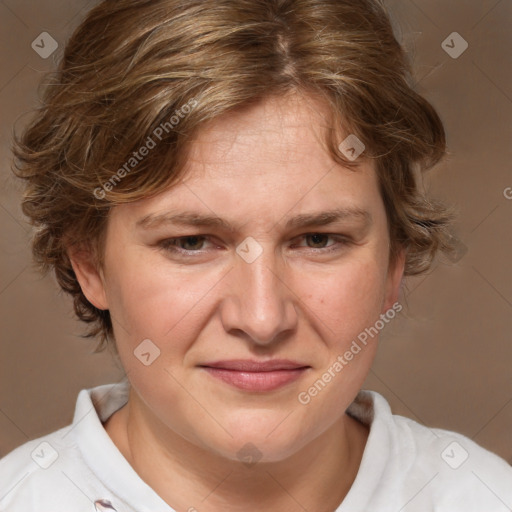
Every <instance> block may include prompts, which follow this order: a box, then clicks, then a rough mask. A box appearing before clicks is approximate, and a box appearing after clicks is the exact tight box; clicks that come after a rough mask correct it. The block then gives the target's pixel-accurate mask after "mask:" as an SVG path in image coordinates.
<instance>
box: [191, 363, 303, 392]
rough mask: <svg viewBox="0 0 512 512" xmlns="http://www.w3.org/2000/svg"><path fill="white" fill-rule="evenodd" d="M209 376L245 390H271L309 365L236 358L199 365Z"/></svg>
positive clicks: (295, 378) (293, 379)
mask: <svg viewBox="0 0 512 512" xmlns="http://www.w3.org/2000/svg"><path fill="white" fill-rule="evenodd" d="M199 367H200V368H203V369H204V370H205V371H206V372H207V373H208V374H209V375H210V376H212V377H214V378H216V379H219V380H221V381H223V382H225V383H227V384H229V385H231V386H234V387H236V388H238V389H242V390H245V391H259V392H265V391H273V390H275V389H278V388H281V387H283V386H285V385H287V384H290V383H291V382H293V381H295V380H297V379H299V378H300V377H301V376H302V375H304V373H305V372H306V371H307V370H308V369H309V368H311V366H308V365H304V364H302V363H298V362H296V361H290V360H286V359H274V360H270V361H254V360H248V359H236V360H229V361H215V362H211V363H206V364H202V365H199Z"/></svg>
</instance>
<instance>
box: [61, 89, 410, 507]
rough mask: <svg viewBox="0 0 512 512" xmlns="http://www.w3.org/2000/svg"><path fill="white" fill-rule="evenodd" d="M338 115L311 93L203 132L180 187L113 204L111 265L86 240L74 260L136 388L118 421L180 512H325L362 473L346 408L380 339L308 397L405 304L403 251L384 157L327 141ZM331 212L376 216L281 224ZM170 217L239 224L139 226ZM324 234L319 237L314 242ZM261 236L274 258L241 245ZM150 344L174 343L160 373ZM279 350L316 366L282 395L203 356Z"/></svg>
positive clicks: (152, 480)
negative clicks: (245, 381)
mask: <svg viewBox="0 0 512 512" xmlns="http://www.w3.org/2000/svg"><path fill="white" fill-rule="evenodd" d="M326 114H327V110H326V107H325V106H324V105H323V104H321V103H319V102H317V101H316V100H315V99H313V98H312V97H307V96H302V95H299V94H289V95H287V96H282V97H279V98H268V99H266V100H264V101H263V102H262V103H260V104H258V105H257V106H252V107H251V108H249V109H245V110H243V111H240V112H237V113H230V114H229V115H227V116H225V117H220V118H218V119H216V120H215V121H214V122H212V123H210V124H209V125H208V126H207V127H205V128H203V130H202V131H201V132H200V134H199V136H198V138H197V139H196V141H195V142H194V144H193V149H192V153H191V155H190V158H189V160H188V167H187V173H186V175H184V177H183V179H182V181H180V182H179V183H178V184H177V185H174V186H173V187H172V188H169V189H167V190H165V191H164V192H162V193H160V194H159V195H157V196H154V197H152V198H145V199H143V200H140V201H138V202H134V203H130V204H124V205H120V206H116V207H114V208H113V209H112V211H111V213H110V217H109V221H108V226H107V234H106V244H105V254H104V264H103V267H102V268H97V267H96V266H95V265H94V261H93V260H92V258H90V257H89V256H88V253H87V252H86V251H82V252H78V251H77V252H74V253H72V254H70V257H71V260H72V263H73V267H74V269H75V272H76V274H77V277H78V279H79V282H80V284H81V287H82V290H83V292H84V294H85V295H86V297H87V298H88V300H89V301H90V302H91V303H93V304H94V305H95V306H96V307H98V308H101V309H109V310H110V312H111V315H112V318H113V324H114V332H115V336H116V339H117V346H118V351H119V356H120V358H121V362H122V364H123V366H124V368H125V370H126V372H127V374H128V378H129V380H130V382H131V386H132V387H131V392H130V398H129V401H128V403H127V405H125V406H124V407H123V408H121V409H120V410H119V411H117V412H116V413H114V414H113V415H112V416H111V417H110V419H109V420H108V421H107V422H106V424H105V428H106V431H107V432H108V434H109V435H110V437H111V438H112V440H113V442H114V443H115V444H116V446H117V447H118V448H119V449H120V451H121V453H122V454H123V455H124V456H125V458H126V459H127V460H128V462H129V463H130V464H131V465H132V466H133V468H134V469H135V471H137V473H138V474H139V475H140V476H141V478H142V479H143V480H144V481H146V482H147V483H148V484H149V485H150V486H151V487H152V488H153V489H154V490H155V491H156V492H157V493H158V494H159V495H160V496H161V497H162V498H163V499H164V500H165V501H166V502H167V503H169V505H171V506H172V507H173V508H175V509H176V510H179V511H182V510H194V509H193V508H191V507H195V508H197V510H198V511H200V512H205V511H206V512H217V511H221V510H222V511H247V510H269V511H280V512H282V511H290V512H291V511H299V510H300V511H303V510H304V508H303V507H305V508H306V509H307V510H315V511H319V512H329V511H333V510H335V509H336V507H337V506H339V504H340V503H341V502H342V500H343V498H344V497H345V495H346V494H347V492H348V490H349V489H350V486H351V485H352V483H353V481H354V479H355V476H356V475H357V471H358V468H359V464H360V462H361V458H362V454H363V450H364V447H365V443H366V440H367V436H368V428H367V427H366V426H364V425H362V424H361V423H359V422H357V421H356V420H354V419H352V418H351V417H349V416H348V415H347V414H345V411H346V409H347V407H348V406H349V405H350V403H351V402H352V401H353V400H354V398H355V396H356V395H357V393H358V391H359V390H360V388H361V386H362V384H363V382H364V380H365V377H366V376H367V374H368V372H369V369H370V367H371V364H372V361H373V358H374V355H375V351H376V349H377V337H376V338H374V339H373V340H372V341H371V342H370V343H368V345H367V346H366V347H364V349H363V350H361V352H359V353H358V354H357V355H355V356H354V359H353V360H352V361H350V363H349V364H348V365H347V366H346V367H344V368H343V370H342V371H341V372H339V373H337V374H336V376H335V377H334V378H332V380H331V382H329V383H328V385H327V386H325V388H324V389H323V390H322V391H321V392H320V393H318V395H317V396H316V397H314V398H312V399H311V401H310V403H309V404H307V405H303V404H301V403H300V402H299V400H298V395H299V393H300V392H303V391H307V389H308V388H309V387H310V386H311V385H312V384H313V383H314V382H315V381H316V380H317V379H319V378H321V376H322V374H323V373H324V372H325V371H326V370H327V368H329V367H330V366H331V365H332V364H333V362H334V361H335V360H336V358H337V357H338V356H339V355H341V354H344V353H345V352H346V351H347V350H348V348H349V347H350V345H351V343H352V340H354V339H356V337H357V335H358V334H359V333H361V332H362V331H364V329H365V328H366V327H368V326H371V325H373V324H374V323H375V321H376V320H377V319H378V318H379V315H380V314H381V313H384V312H386V311H387V310H388V309H390V308H391V306H392V304H393V303H395V302H396V301H397V298H398V293H399V288H400V283H401V279H402V275H403V269H404V265H403V263H404V259H403V254H401V256H400V258H398V260H397V262H396V264H395V265H393V266H391V265H390V264H389V263H390V262H389V236H388V226H387V218H386V213H385V209H384V204H383V201H382V198H381V197H380V193H379V189H378V182H377V176H376V173H375V169H374V167H373V164H372V162H371V161H366V160H365V159H364V158H363V156H364V155H363V156H361V157H359V158H360V159H361V166H360V167H359V168H358V170H357V171H352V170H348V169H346V168H344V167H343V166H341V165H339V164H336V163H335V162H334V161H332V159H331V158H330V157H329V155H328V153H327V152H326V150H325V148H324V146H323V144H322V142H321V140H322V133H323V130H324V129H325V126H324V124H325V122H324V121H323V120H324V119H325V118H326V117H325V116H326ZM340 142H341V140H340ZM335 208H345V209H350V208H352V209H354V208H357V209H359V210H363V211H366V212H367V213H368V214H369V215H368V217H369V218H371V222H370V223H365V221H364V217H361V216H354V215H353V216H348V217H346V218H344V219H342V220H340V221H337V222H336V223H334V224H332V225H327V226H307V227H296V228H293V229H292V228H286V227H285V224H286V222H287V221H288V220H289V219H290V218H292V217H295V216H296V215H298V214H306V213H316V212H320V211H325V210H331V209H335ZM171 210H172V211H173V212H174V213H175V212H179V211H185V210H187V211H194V212H196V213H202V214H209V215H216V216H219V217H222V218H223V219H225V220H226V221H227V222H229V223H231V224H232V226H233V230H232V231H231V230H227V229H225V228H223V227H211V226H209V227H200V226H199V227H198V226H189V227H186V226H178V225H173V224H172V223H165V222H161V223H160V224H158V225H154V226H153V227H151V228H150V227H149V226H145V227H140V226H139V227H137V226H136V224H137V222H138V221H140V220H141V219H143V218H144V217H146V216H148V215H161V214H164V213H166V212H169V211H171ZM315 233H319V234H323V236H320V237H319V238H315V237H313V238H312V237H311V236H306V235H311V234H315ZM330 234H332V235H334V236H332V237H331V236H328V235H330ZM338 235H339V236H340V238H339V239H338V238H336V236H338ZM185 236H204V237H205V238H204V239H203V238H200V239H193V238H192V239H188V240H187V239H185V240H182V241H181V245H178V247H181V248H182V249H183V251H186V250H188V252H189V256H188V257H185V256H180V255H178V254H177V253H173V252H170V250H169V249H168V247H169V245H167V246H165V244H162V243H161V242H162V241H164V240H166V239H170V238H177V237H185ZM249 236H250V237H252V238H254V239H255V240H256V241H257V243H258V244H259V245H260V247H261V249H262V251H263V252H262V253H261V255H260V256H259V257H258V258H257V259H256V260H255V261H253V262H252V263H247V262H246V261H245V260H244V259H242V258H241V257H240V256H239V255H238V254H237V252H236V249H237V247H238V246H239V245H240V244H241V243H242V242H243V241H244V240H245V239H246V238H247V237H249ZM166 247H167V248H166ZM329 248H335V249H336V250H334V251H332V252H328V251H327V249H329ZM194 251H195V252H194ZM144 339H150V340H151V341H152V342H153V343H154V344H155V345H156V346H158V348H159V349H160V356H159V357H158V358H156V359H155V360H154V361H153V362H152V363H151V365H149V366H145V365H144V364H142V363H141V361H140V360H139V359H138V358H137V357H135V356H134V350H135V349H136V347H137V346H138V345H139V344H140V343H141V341H142V340H144ZM272 358H284V359H292V360H295V361H299V362H301V363H303V364H305V365H308V366H309V367H310V368H308V370H306V371H305V372H304V373H303V374H302V376H301V377H300V378H299V379H298V380H296V381H294V382H292V383H289V384H287V385H285V386H284V387H282V388H280V389H277V390H274V391H269V392H249V391H242V390H240V389H238V388H234V387H232V386H230V385H229V384H226V383H224V382H222V381H220V380H218V379H215V378H213V377H211V376H210V375H209V374H208V373H207V372H205V371H204V370H203V369H202V368H199V367H198V365H199V364H204V363H206V362H209V361H214V360H221V359H259V360H264V359H272ZM247 443H252V445H254V446H256V447H257V449H258V451H259V453H261V459H260V460H259V461H257V463H255V464H252V465H250V466H249V465H246V464H243V463H241V462H240V460H239V458H238V456H237V452H238V451H239V450H240V449H241V448H242V447H244V446H245V445H246V444H247ZM212 490H213V491H212ZM205 497H206V498H205Z"/></svg>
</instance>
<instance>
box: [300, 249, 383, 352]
mask: <svg viewBox="0 0 512 512" xmlns="http://www.w3.org/2000/svg"><path fill="white" fill-rule="evenodd" d="M385 280H386V276H385V272H384V269H383V268H382V265H381V264H380V263H379V262H378V261H377V260H375V259H373V258H366V259H365V258H364V257H361V258H359V259H354V260H352V261H350V262H349V263H347V264H346V265H343V266H340V267H339V268H338V269H337V270H336V271H335V272H331V273H330V274H329V275H325V276H319V275H312V276H311V277H310V278H309V279H307V280H306V281H305V282H304V281H303V284H302V287H303V288H302V289H303V292H304V293H303V294H302V296H303V297H305V299H304V303H305V304H306V305H307V306H308V308H309V309H311V310H312V311H313V312H314V314H315V317H316V318H317V319H318V324H319V328H320V329H322V331H323V332H324V334H325V338H326V339H328V340H330V342H331V344H334V345H341V346H343V345H344V344H346V343H350V341H351V340H352V339H353V337H354V336H357V334H359V332H361V331H362V330H364V329H365V327H367V326H368V325H371V324H373V323H374V322H375V320H376V319H377V318H378V317H379V314H380V311H381V307H382V302H383V299H384V295H385Z"/></svg>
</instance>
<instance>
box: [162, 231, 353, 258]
mask: <svg viewBox="0 0 512 512" xmlns="http://www.w3.org/2000/svg"><path fill="white" fill-rule="evenodd" d="M315 235H320V236H326V237H328V238H333V239H336V240H337V241H338V243H337V244H333V245H331V246H327V247H317V248H315V247H310V248H309V251H308V252H314V253H317V252H318V251H320V252H322V253H323V254H325V253H331V252H335V251H339V250H341V249H342V248H343V247H344V246H347V245H349V244H350V243H351V241H350V240H349V239H348V238H347V237H346V236H342V235H336V234H333V233H306V234H304V235H301V238H306V237H311V236H315ZM190 238H198V239H200V240H201V239H202V240H208V237H207V236H205V235H187V236H180V237H176V238H167V239H165V240H162V241H161V242H159V243H158V245H159V246H160V247H161V248H162V249H164V250H165V251H168V252H171V253H174V254H178V255H181V256H184V257H192V258H193V257H195V255H200V254H204V253H205V252H207V251H205V250H195V251H194V250H187V249H182V248H180V247H176V243H177V242H179V241H180V240H187V239H190Z"/></svg>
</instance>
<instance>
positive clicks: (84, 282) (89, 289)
mask: <svg viewBox="0 0 512 512" xmlns="http://www.w3.org/2000/svg"><path fill="white" fill-rule="evenodd" d="M68 257H69V260H70V261H71V266H72V267H73V270H74V272H75V275H76V278H77V280H78V283H79V284H80V288H82V293H83V294H84V295H85V297H86V299H87V300H88V301H89V302H90V303H91V304H92V305H93V306H94V307H96V308H98V309H103V310H106V309H108V301H107V296H106V293H105V280H104V277H103V272H102V270H101V268H100V265H99V264H98V263H97V261H96V258H95V257H94V255H93V253H92V251H91V250H90V249H89V248H84V247H72V248H69V249H68Z"/></svg>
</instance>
